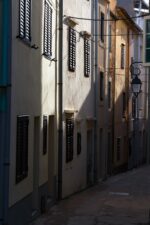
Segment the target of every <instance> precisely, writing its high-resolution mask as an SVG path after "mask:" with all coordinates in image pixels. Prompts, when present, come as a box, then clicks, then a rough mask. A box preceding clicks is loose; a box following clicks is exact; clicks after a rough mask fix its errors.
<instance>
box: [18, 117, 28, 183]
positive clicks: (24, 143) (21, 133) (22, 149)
mask: <svg viewBox="0 0 150 225" xmlns="http://www.w3.org/2000/svg"><path fill="white" fill-rule="evenodd" d="M28 125H29V117H28V116H22V117H17V140H16V183H18V182H20V181H21V180H23V179H24V178H25V177H27V175H28Z"/></svg>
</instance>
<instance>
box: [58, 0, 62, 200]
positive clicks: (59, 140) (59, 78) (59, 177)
mask: <svg viewBox="0 0 150 225" xmlns="http://www.w3.org/2000/svg"><path fill="white" fill-rule="evenodd" d="M58 30H59V34H58V35H59V36H58V38H59V40H58V45H59V48H58V49H59V53H58V71H59V72H58V82H57V85H58V199H59V200H60V199H61V198H62V169H63V168H62V167H63V163H62V162H63V118H62V115H63V112H62V110H63V1H62V0H59V28H58Z"/></svg>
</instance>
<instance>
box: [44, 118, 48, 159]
mask: <svg viewBox="0 0 150 225" xmlns="http://www.w3.org/2000/svg"><path fill="white" fill-rule="evenodd" d="M46 153H47V116H44V117H43V155H45V154H46Z"/></svg>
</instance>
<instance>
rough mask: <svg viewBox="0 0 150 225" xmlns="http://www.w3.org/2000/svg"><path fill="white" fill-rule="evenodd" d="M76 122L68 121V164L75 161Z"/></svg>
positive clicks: (69, 119) (70, 119)
mask: <svg viewBox="0 0 150 225" xmlns="http://www.w3.org/2000/svg"><path fill="white" fill-rule="evenodd" d="M73 139H74V120H73V119H72V118H67V119H66V162H67V163H68V162H70V161H72V160H73V143H74V142H73Z"/></svg>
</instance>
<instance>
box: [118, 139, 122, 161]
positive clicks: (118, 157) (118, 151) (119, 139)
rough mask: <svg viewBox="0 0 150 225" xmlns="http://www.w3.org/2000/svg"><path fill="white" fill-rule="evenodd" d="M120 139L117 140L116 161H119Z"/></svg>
mask: <svg viewBox="0 0 150 225" xmlns="http://www.w3.org/2000/svg"><path fill="white" fill-rule="evenodd" d="M120 151H121V138H117V161H120V154H121V152H120Z"/></svg>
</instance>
